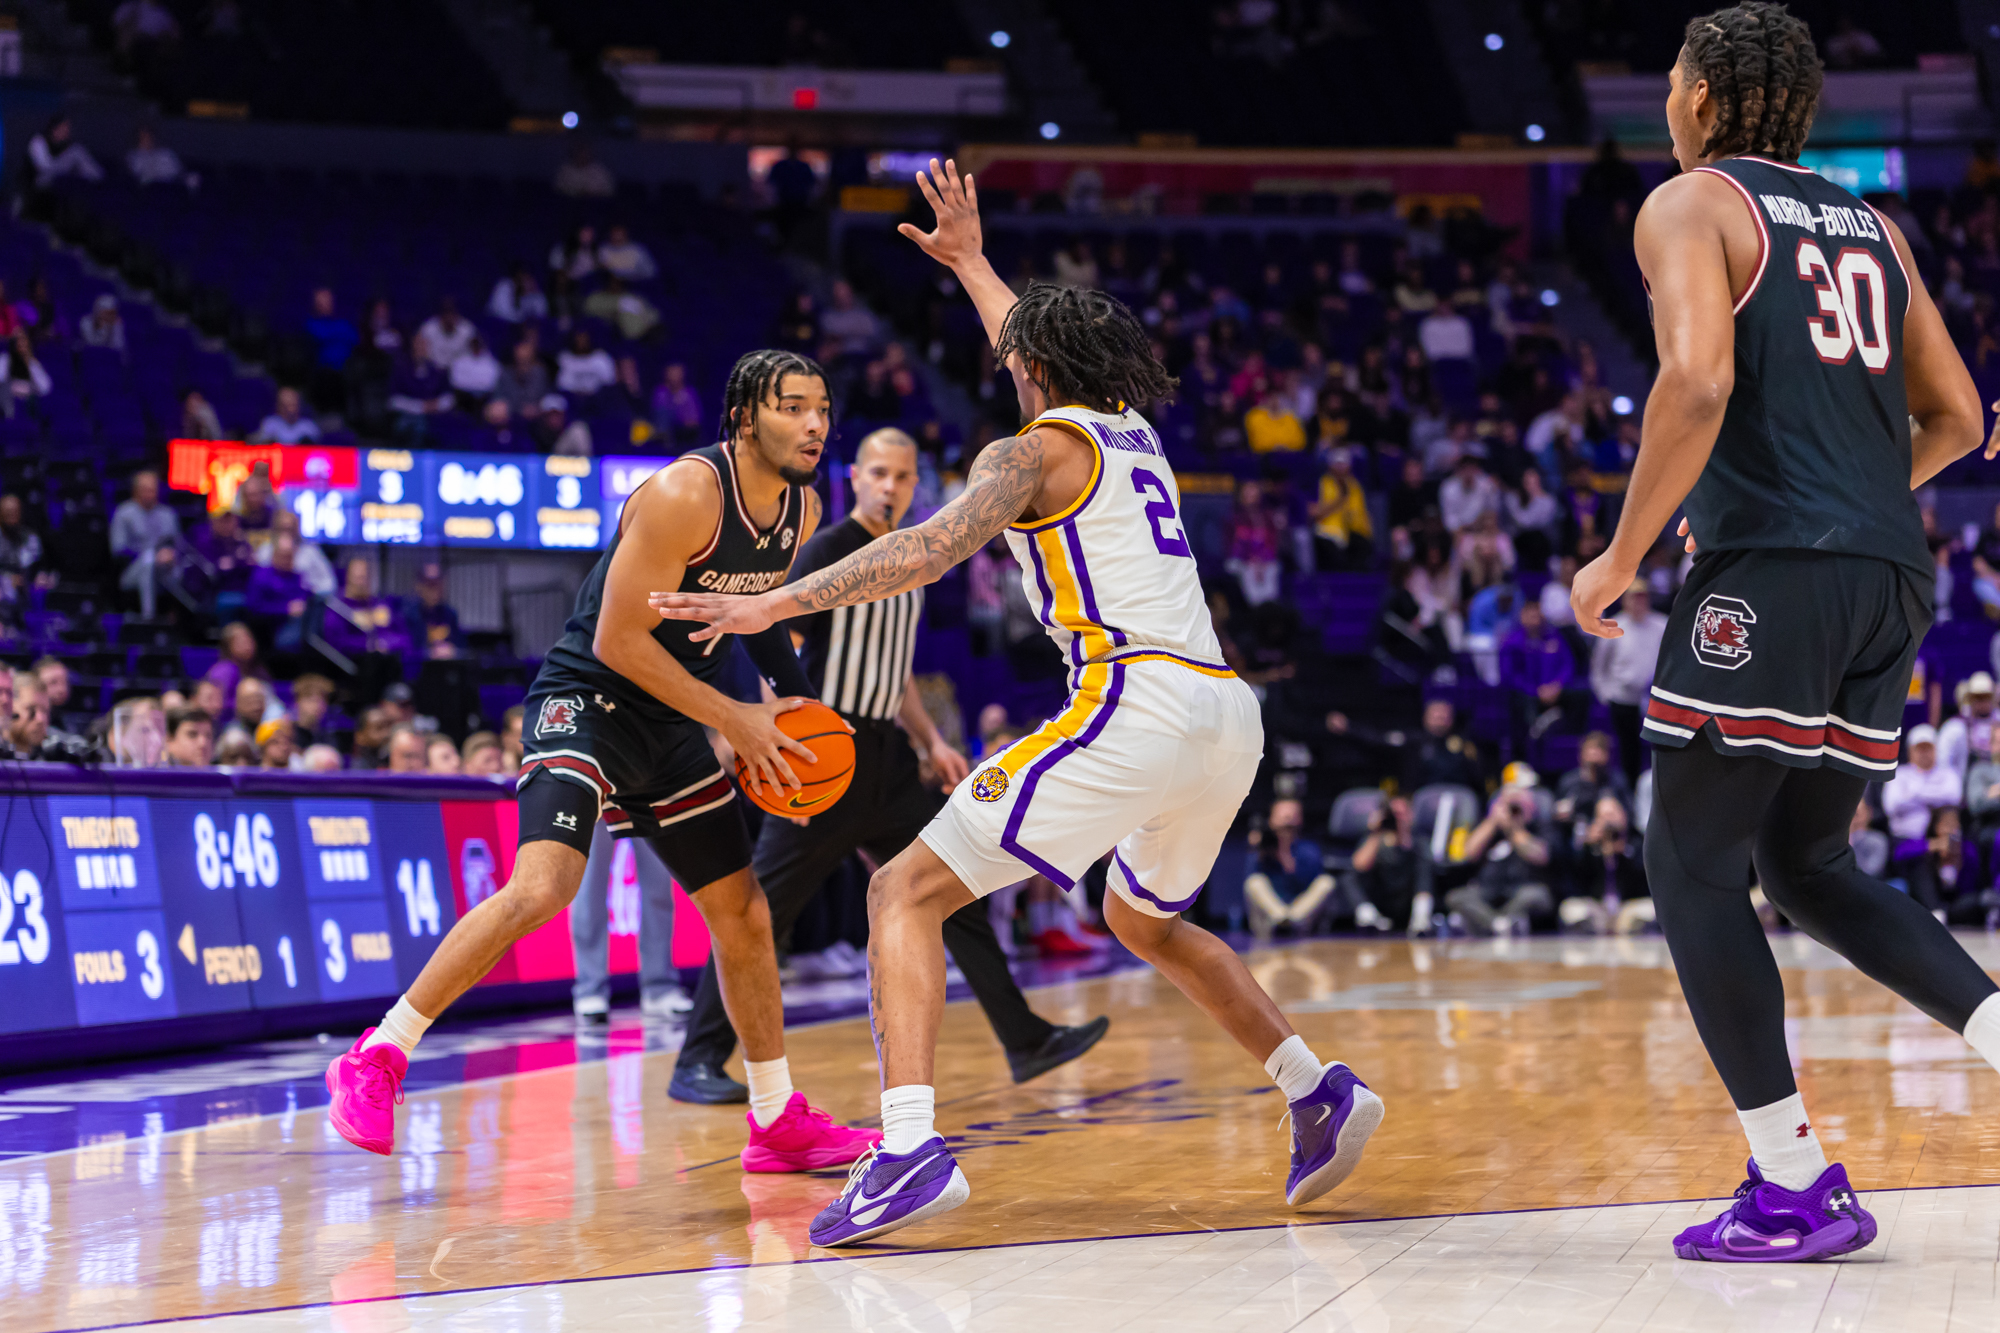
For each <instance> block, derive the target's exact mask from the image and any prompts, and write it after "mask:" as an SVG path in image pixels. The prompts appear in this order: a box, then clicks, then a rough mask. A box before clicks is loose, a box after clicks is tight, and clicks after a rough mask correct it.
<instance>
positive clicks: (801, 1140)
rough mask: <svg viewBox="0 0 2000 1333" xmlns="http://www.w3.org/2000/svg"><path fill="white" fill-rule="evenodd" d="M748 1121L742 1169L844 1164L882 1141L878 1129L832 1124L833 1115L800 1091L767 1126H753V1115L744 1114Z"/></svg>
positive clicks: (808, 1168) (809, 1168)
mask: <svg viewBox="0 0 2000 1333" xmlns="http://www.w3.org/2000/svg"><path fill="white" fill-rule="evenodd" d="M743 1118H744V1119H745V1120H747V1121H749V1122H750V1142H749V1143H747V1144H745V1145H744V1148H743V1169H744V1170H745V1171H817V1170H819V1169H820V1168H821V1167H823V1166H846V1165H847V1164H848V1163H849V1162H852V1161H853V1160H854V1159H855V1158H857V1157H859V1156H861V1154H863V1153H865V1152H867V1151H868V1150H869V1149H870V1148H872V1147H874V1146H875V1145H876V1144H878V1143H880V1142H881V1141H882V1131H881V1130H879V1129H850V1128H848V1127H847V1126H846V1125H836V1124H834V1123H833V1117H832V1116H830V1115H828V1114H827V1113H826V1112H824V1111H816V1110H814V1109H813V1108H812V1107H811V1106H810V1105H808V1104H807V1103H806V1095H805V1094H804V1093H803V1092H795V1093H793V1094H792V1099H791V1100H790V1101H788V1102H786V1103H785V1109H784V1110H783V1111H782V1112H781V1113H780V1114H779V1116H778V1118H777V1119H776V1120H773V1121H772V1122H771V1123H770V1126H769V1127H768V1128H764V1129H759V1128H758V1127H757V1117H756V1116H754V1115H749V1114H747V1113H746V1114H745V1115H744V1117H743Z"/></svg>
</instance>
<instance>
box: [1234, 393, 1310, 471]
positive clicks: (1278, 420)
mask: <svg viewBox="0 0 2000 1333" xmlns="http://www.w3.org/2000/svg"><path fill="white" fill-rule="evenodd" d="M1258 387H1259V389H1260V390H1261V397H1260V398H1259V399H1258V402H1257V405H1256V406H1255V407H1253V408H1251V409H1250V410H1249V411H1248V412H1245V413H1244V414H1243V438H1244V439H1245V440H1246V441H1247V442H1248V443H1249V445H1250V452H1251V453H1253V454H1275V453H1297V452H1299V451H1300V450H1302V449H1304V448H1305V447H1306V425H1305V423H1304V422H1303V421H1300V420H1299V416H1298V413H1297V412H1296V411H1294V410H1293V407H1292V403H1291V401H1290V399H1289V398H1288V397H1287V395H1286V394H1285V393H1284V391H1283V390H1282V389H1281V388H1280V387H1279V385H1278V383H1277V382H1276V381H1275V380H1266V381H1265V382H1264V383H1263V384H1261V385H1259V386H1258Z"/></svg>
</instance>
